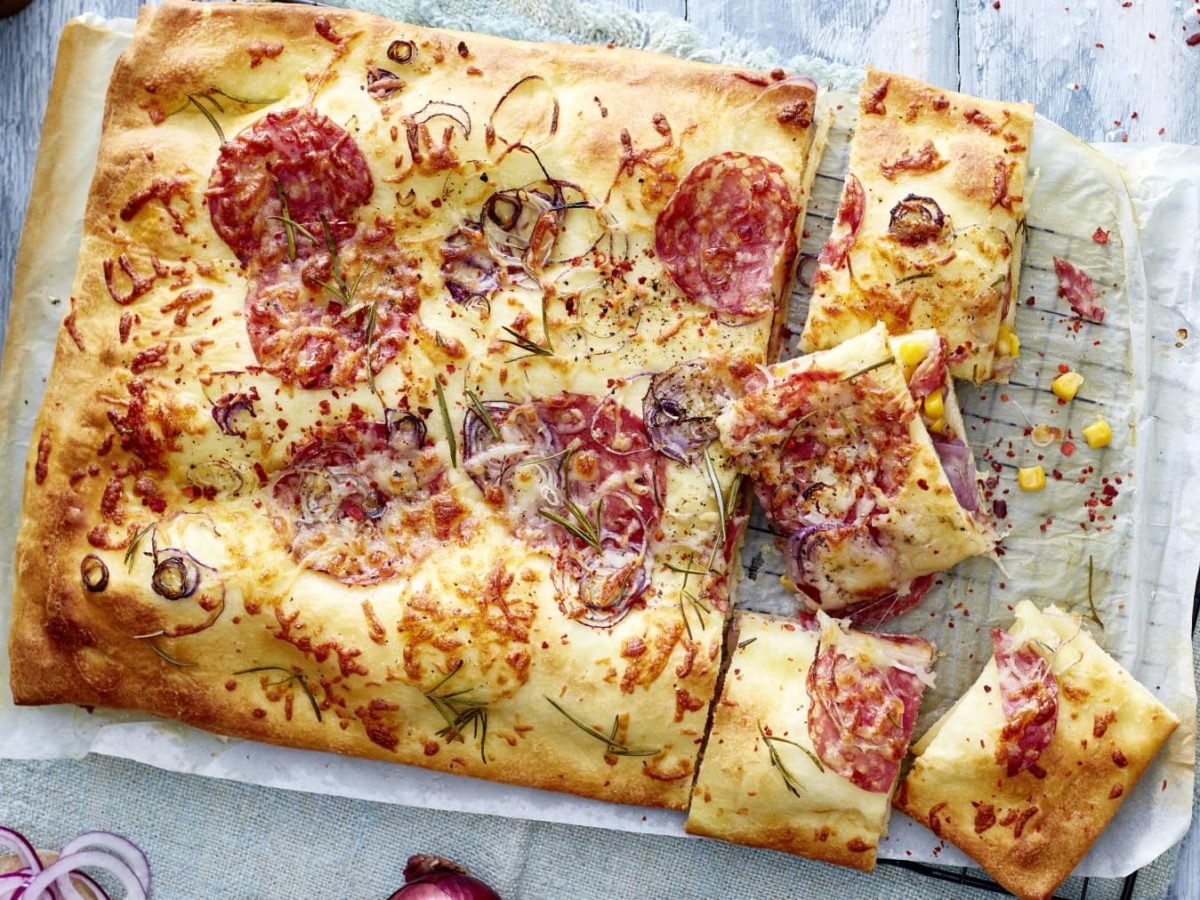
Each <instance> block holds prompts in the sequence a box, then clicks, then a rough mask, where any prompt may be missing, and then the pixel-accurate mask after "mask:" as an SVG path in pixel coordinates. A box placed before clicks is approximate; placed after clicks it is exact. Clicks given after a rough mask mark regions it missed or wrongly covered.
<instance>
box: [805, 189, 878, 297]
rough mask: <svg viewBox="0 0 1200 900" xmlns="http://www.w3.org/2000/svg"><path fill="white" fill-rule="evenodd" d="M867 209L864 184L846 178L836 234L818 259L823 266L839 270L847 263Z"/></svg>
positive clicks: (836, 221)
mask: <svg viewBox="0 0 1200 900" xmlns="http://www.w3.org/2000/svg"><path fill="white" fill-rule="evenodd" d="M866 208H867V195H866V194H865V193H864V192H863V186H862V182H861V181H859V180H858V178H857V176H855V175H850V176H848V177H847V178H846V187H845V188H844V189H843V190H842V199H841V202H840V203H839V204H838V211H837V218H836V219H834V222H833V227H834V231H835V232H837V233H836V234H831V235H830V236H829V240H827V241H826V242H825V246H824V247H822V248H821V254H820V256H818V257H817V260H818V262H820V263H821V264H822V265H826V266H832V267H833V268H835V269H837V268H840V267H841V266H842V265H844V264H845V262H846V254H847V253H849V252H850V248H851V247H852V246H854V240H855V238H857V237H858V229H859V226H861V225H862V220H863V213H865V212H866ZM818 277H819V276H818Z"/></svg>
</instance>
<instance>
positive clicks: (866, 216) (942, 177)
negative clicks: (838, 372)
mask: <svg viewBox="0 0 1200 900" xmlns="http://www.w3.org/2000/svg"><path fill="white" fill-rule="evenodd" d="M859 98H860V103H859V111H858V113H859V115H858V124H857V126H856V129H855V133H854V138H853V140H852V142H851V148H850V179H849V180H848V185H847V189H846V191H845V192H844V193H843V200H842V203H843V206H844V209H845V210H846V212H847V216H846V218H848V219H857V218H861V224H860V225H858V226H857V233H856V234H855V235H854V237H853V240H852V242H851V243H849V245H848V247H842V252H840V253H830V252H827V253H826V254H823V259H822V261H821V263H820V264H819V266H818V269H817V272H816V275H815V277H814V287H813V297H812V302H811V304H810V307H809V315H808V321H807V322H806V324H805V327H804V334H803V336H802V338H801V345H802V346H803V347H804V348H805V349H806V350H815V349H821V348H825V347H832V346H835V345H836V344H838V343H840V342H841V341H843V340H845V339H847V338H849V337H853V336H854V335H856V334H859V333H861V332H863V331H865V330H867V329H868V328H870V327H872V326H873V325H874V324H875V322H876V321H883V322H885V323H886V324H887V326H888V329H889V330H890V331H891V332H892V333H893V334H898V333H901V332H905V331H911V330H913V329H917V328H936V329H938V331H940V332H941V333H942V334H943V336H945V337H946V339H947V341H948V342H949V345H950V351H951V355H950V359H951V363H952V365H951V372H952V374H953V375H954V376H955V377H958V378H969V379H972V380H973V381H977V382H978V381H982V380H987V379H1002V380H1007V373H1008V371H1010V370H1011V366H1012V362H1013V360H1012V356H1013V352H1014V350H1015V347H1014V346H1013V345H1012V344H1011V342H1010V340H1009V339H1008V338H1007V336H1005V337H1004V338H1003V339H1002V340H1001V339H999V335H1000V334H1001V323H1004V324H1005V327H1006V328H1007V329H1008V331H1009V332H1011V330H1012V327H1013V320H1014V313H1015V309H1014V304H1013V301H1014V298H1015V293H1016V290H1017V284H1018V281H1019V276H1020V265H1021V245H1022V238H1023V227H1022V226H1023V222H1024V218H1025V211H1026V209H1027V208H1028V204H1029V196H1028V195H1029V192H1030V185H1029V183H1028V181H1027V178H1028V172H1027V169H1028V155H1029V145H1030V141H1031V139H1032V134H1033V107H1032V106H1031V105H1029V104H1024V103H1006V102H997V101H990V100H981V99H978V98H975V97H969V96H966V95H964V94H956V93H953V92H951V91H943V90H940V89H938V88H935V87H933V86H931V85H927V84H924V83H922V82H919V81H917V80H915V79H912V78H907V77H905V76H902V75H896V74H891V73H888V72H880V71H878V70H876V69H868V70H867V77H866V80H865V81H864V82H863V86H862V89H861V92H860V95H859ZM853 180H856V183H857V184H858V185H859V186H861V192H862V197H861V203H862V205H861V206H860V207H859V210H860V211H859V213H858V214H854V215H853V216H851V215H850V214H849V207H848V206H847V204H848V203H849V206H853V203H852V202H850V201H852V199H853V192H852V190H851V188H850V184H849V181H853ZM910 197H915V198H917V203H916V204H914V205H913V206H911V208H909V209H908V214H909V217H908V218H907V220H904V221H902V223H898V224H893V223H894V222H896V218H895V217H896V210H897V209H900V208H902V207H901V204H902V201H908V200H909V198H910ZM929 201H932V203H933V204H936V206H933V205H930V202H929ZM918 207H919V208H918ZM938 216H944V222H943V221H938V220H937V219H938ZM901 219H902V220H903V217H901ZM852 230H853V228H852V225H851V222H850V221H846V220H843V217H839V221H837V222H836V223H835V225H834V231H833V235H832V237H831V246H833V245H836V244H837V243H838V242H839V241H845V240H848V239H849V235H850V233H851V231H852ZM1005 357H1007V359H1005Z"/></svg>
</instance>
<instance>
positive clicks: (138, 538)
mask: <svg viewBox="0 0 1200 900" xmlns="http://www.w3.org/2000/svg"><path fill="white" fill-rule="evenodd" d="M154 525H155V523H154V522H151V523H150V524H149V525H146V526H145V527H144V528H140V529H138V531H137V532H136V533H135V534H134V535H133V540H131V541H130V542H129V549H128V550H126V551H125V568H126V569H128V570H129V571H130V572H132V571H133V560H134V554H135V553H137V548H138V545H139V544H140V543H141V542H142V538H144V537H145V536H146V535H148V534H149V533H150V532H151V531H153V530H154Z"/></svg>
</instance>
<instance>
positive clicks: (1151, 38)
mask: <svg viewBox="0 0 1200 900" xmlns="http://www.w3.org/2000/svg"><path fill="white" fill-rule="evenodd" d="M1150 40H1152V41H1156V40H1158V38H1157V37H1155V36H1154V32H1153V31H1151V32H1150Z"/></svg>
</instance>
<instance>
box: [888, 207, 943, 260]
mask: <svg viewBox="0 0 1200 900" xmlns="http://www.w3.org/2000/svg"><path fill="white" fill-rule="evenodd" d="M945 226H946V216H945V214H944V213H943V212H942V208H941V207H940V206H938V205H937V201H935V200H933V199H932V198H930V197H918V196H917V195H916V194H909V195H908V196H907V197H905V198H904V199H903V200H901V201H900V202H899V203H897V204H896V205H895V206H893V207H892V213H891V218H890V220H889V222H888V234H890V235H891V236H892V237H894V238H895V239H896V240H898V241H899V242H900V243H902V244H907V245H909V246H910V247H912V246H916V245H917V244H924V243H928V242H929V241H932V240H935V239H937V238H938V237H940V236H941V234H942V230H943V229H944V228H945Z"/></svg>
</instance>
